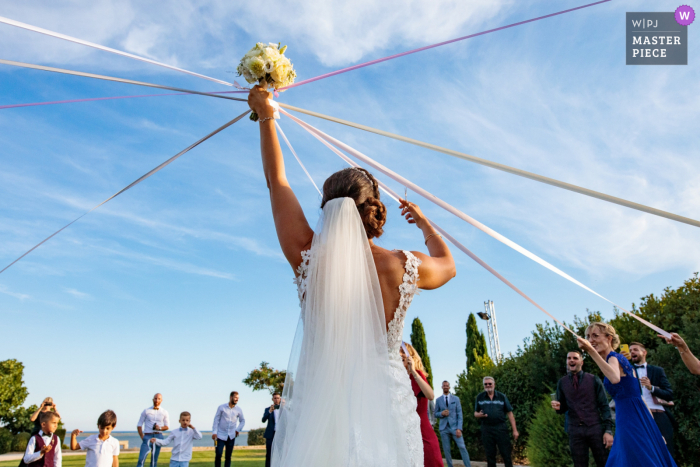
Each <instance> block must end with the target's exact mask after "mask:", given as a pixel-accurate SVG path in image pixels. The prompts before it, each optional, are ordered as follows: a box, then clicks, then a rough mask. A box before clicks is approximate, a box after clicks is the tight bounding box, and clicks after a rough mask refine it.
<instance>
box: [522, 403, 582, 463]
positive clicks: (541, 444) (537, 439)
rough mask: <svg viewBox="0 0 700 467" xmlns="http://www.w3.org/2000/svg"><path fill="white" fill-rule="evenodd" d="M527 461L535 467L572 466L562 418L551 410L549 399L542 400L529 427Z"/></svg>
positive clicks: (567, 438)
mask: <svg viewBox="0 0 700 467" xmlns="http://www.w3.org/2000/svg"><path fill="white" fill-rule="evenodd" d="M527 459H528V460H529V461H530V464H531V465H536V466H537V467H564V466H573V462H572V460H571V451H570V450H569V437H568V436H567V434H566V431H564V417H563V416H560V415H557V413H556V412H555V411H554V409H552V405H551V399H550V398H549V397H544V398H542V402H540V405H539V406H538V407H537V411H536V412H535V417H534V418H533V420H532V424H531V425H530V436H529V437H528V441H527Z"/></svg>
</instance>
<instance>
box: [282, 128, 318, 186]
mask: <svg viewBox="0 0 700 467" xmlns="http://www.w3.org/2000/svg"><path fill="white" fill-rule="evenodd" d="M275 125H276V126H277V129H278V130H279V132H280V134H281V135H282V138H283V139H284V142H285V143H287V147H288V148H289V150H290V151H292V154H294V158H295V159H296V160H297V162H298V163H299V165H300V166H301V168H302V169H303V170H304V173H305V174H306V176H307V177H309V180H311V183H312V184H313V186H314V188H316V191H318V194H319V195H321V197H323V194H322V193H321V190H319V189H318V186H317V185H316V182H314V179H313V178H311V174H310V173H309V171H308V170H306V166H304V164H303V163H302V162H301V159H299V156H297V152H296V151H295V150H294V148H293V147H292V145H291V143H290V142H289V140H288V139H287V135H285V134H284V131H282V127H281V126H280V124H279V123H277V122H275Z"/></svg>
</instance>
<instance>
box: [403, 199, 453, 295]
mask: <svg viewBox="0 0 700 467" xmlns="http://www.w3.org/2000/svg"><path fill="white" fill-rule="evenodd" d="M399 208H401V215H402V216H404V217H405V218H406V220H407V221H408V223H409V224H416V227H418V228H419V229H421V231H422V232H423V239H424V240H425V245H426V246H427V247H428V252H429V253H430V256H428V255H426V254H425V253H421V252H419V251H414V252H412V253H413V254H414V255H415V256H416V257H417V258H418V259H420V260H421V265H420V266H419V267H418V287H419V288H421V289H427V290H430V289H437V288H438V287H441V286H443V285H445V284H446V283H447V282H448V281H449V280H450V279H452V278H453V277H454V276H456V275H457V269H456V268H455V261H454V259H453V258H452V253H450V249H449V248H448V247H447V243H445V241H444V240H443V239H442V236H440V235H439V234H438V232H437V230H435V228H434V227H433V226H432V225H430V222H428V219H427V218H426V217H425V215H424V214H423V212H422V211H421V210H420V208H419V207H418V205H416V204H415V203H411V202H410V201H406V200H401V204H400V206H399Z"/></svg>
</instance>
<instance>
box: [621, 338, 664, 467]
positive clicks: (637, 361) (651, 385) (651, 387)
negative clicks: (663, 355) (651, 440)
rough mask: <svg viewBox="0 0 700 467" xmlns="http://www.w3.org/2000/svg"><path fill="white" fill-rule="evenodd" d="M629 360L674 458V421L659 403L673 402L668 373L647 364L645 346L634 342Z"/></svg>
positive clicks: (643, 395) (645, 399)
mask: <svg viewBox="0 0 700 467" xmlns="http://www.w3.org/2000/svg"><path fill="white" fill-rule="evenodd" d="M629 360H630V361H631V362H632V364H633V365H634V368H635V370H636V371H637V378H638V379H639V384H640V386H641V387H640V389H641V391H642V398H643V399H644V402H646V403H647V406H648V407H649V410H651V414H652V415H653V416H654V421H655V422H656V426H658V427H659V431H660V432H661V435H663V437H664V439H665V440H666V447H667V448H668V451H669V452H670V453H671V455H672V456H673V419H672V415H671V414H670V413H669V412H667V411H666V408H665V407H664V406H663V405H661V404H660V403H659V399H662V400H664V401H666V402H671V401H673V389H672V388H671V383H669V382H668V378H667V377H666V372H664V369H663V368H661V367H660V366H654V365H649V364H648V363H647V349H646V347H644V344H640V343H639V342H632V343H631V344H630V358H629Z"/></svg>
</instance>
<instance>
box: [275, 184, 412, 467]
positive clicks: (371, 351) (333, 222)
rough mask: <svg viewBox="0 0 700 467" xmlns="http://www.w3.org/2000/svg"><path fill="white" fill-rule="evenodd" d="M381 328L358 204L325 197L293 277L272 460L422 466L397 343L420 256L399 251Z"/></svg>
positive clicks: (283, 465) (317, 465)
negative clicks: (294, 318) (389, 312)
mask: <svg viewBox="0 0 700 467" xmlns="http://www.w3.org/2000/svg"><path fill="white" fill-rule="evenodd" d="M405 253H406V257H407V261H406V273H405V274H404V277H403V284H402V285H401V287H400V292H401V300H400V303H399V307H398V308H397V309H396V311H395V315H394V319H393V320H392V321H391V322H390V323H389V331H388V332H387V331H386V327H385V318H384V306H383V302H382V295H381V289H380V286H379V277H378V276H377V270H376V267H375V265H374V259H373V257H372V251H371V249H370V245H369V242H368V240H367V236H366V234H365V230H364V227H363V225H362V221H361V219H360V216H359V214H358V212H357V208H356V206H355V203H354V201H353V200H352V199H350V198H338V199H334V200H331V201H329V202H328V203H326V205H325V206H324V209H323V216H322V218H321V219H320V220H319V226H318V228H317V229H316V233H315V234H314V238H313V241H312V244H311V248H310V249H309V250H307V251H304V252H302V263H301V265H300V266H299V268H298V270H297V273H298V276H297V278H296V279H295V282H296V284H297V289H298V293H299V301H300V305H301V314H300V319H299V324H298V326H297V332H296V336H295V338H294V344H293V347H292V352H291V356H290V360H289V366H288V368H287V378H286V380H285V386H284V391H283V394H282V405H283V407H282V410H281V413H280V417H279V420H278V422H277V431H276V433H275V438H274V442H273V446H272V466H273V467H302V466H303V467H328V466H343V467H386V466H389V467H419V466H422V465H423V442H422V438H421V433H420V419H419V417H418V414H417V412H416V406H417V402H416V398H415V396H414V395H413V391H412V389H411V384H410V380H409V377H408V374H407V372H406V370H405V368H404V367H403V364H402V361H401V357H400V354H399V349H400V346H401V340H402V339H401V337H402V334H403V321H404V318H405V316H406V310H407V309H408V306H409V305H410V303H411V300H412V299H413V295H414V294H415V291H416V281H417V280H418V265H419V264H420V261H419V260H418V259H417V258H415V257H414V256H413V255H412V254H411V253H410V252H405Z"/></svg>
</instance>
